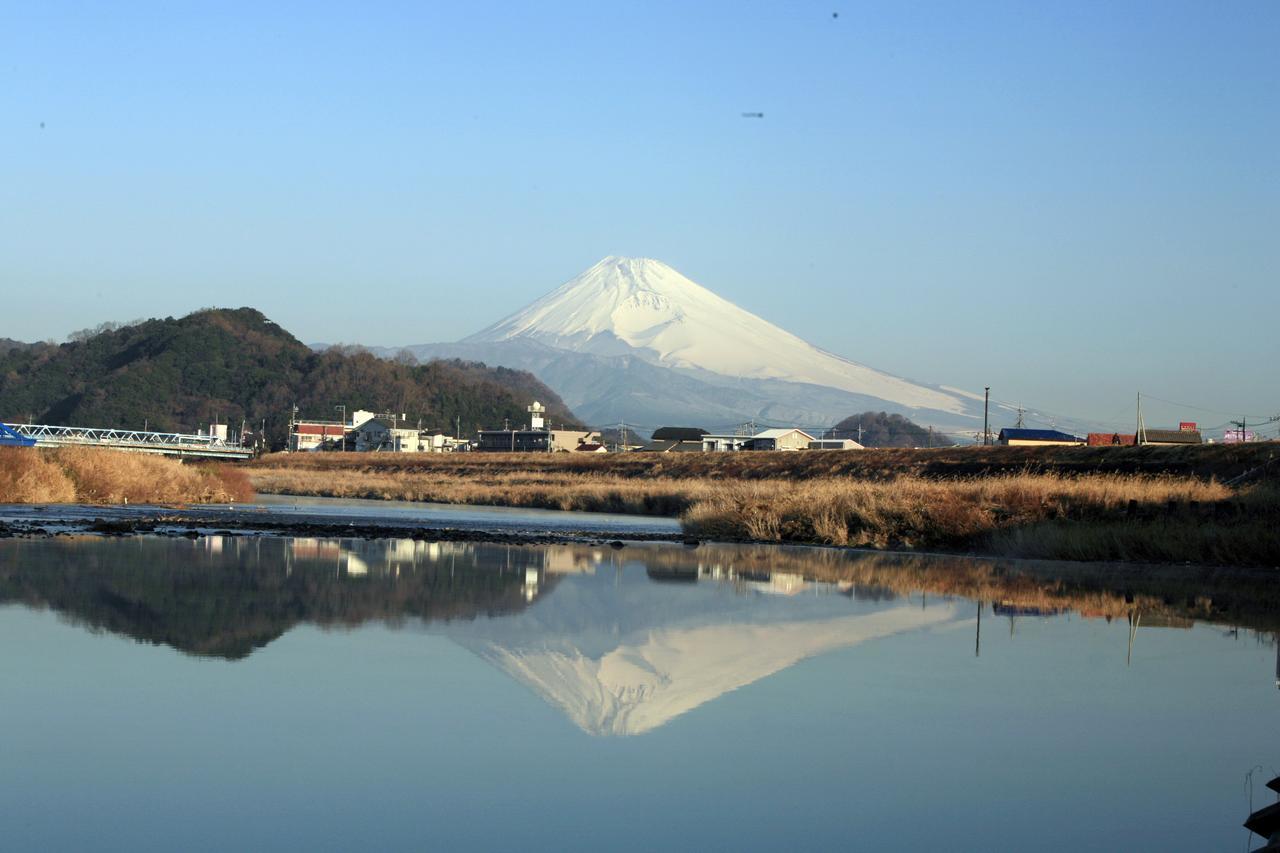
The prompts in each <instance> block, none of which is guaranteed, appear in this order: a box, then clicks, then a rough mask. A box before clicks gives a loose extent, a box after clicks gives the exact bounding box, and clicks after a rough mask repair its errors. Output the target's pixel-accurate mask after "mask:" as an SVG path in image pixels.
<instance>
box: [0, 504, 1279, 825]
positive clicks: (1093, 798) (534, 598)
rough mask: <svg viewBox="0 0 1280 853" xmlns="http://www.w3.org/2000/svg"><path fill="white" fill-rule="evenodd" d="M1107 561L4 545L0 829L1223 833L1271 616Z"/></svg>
mask: <svg viewBox="0 0 1280 853" xmlns="http://www.w3.org/2000/svg"><path fill="white" fill-rule="evenodd" d="M571 526H572V525H571ZM1114 576H1115V577H1116V578H1119V579H1120V580H1119V581H1118V582H1116V583H1112V582H1109V581H1108V580H1107V578H1108V577H1111V573H1110V570H1109V569H1108V568H1107V567H1092V568H1089V569H1087V570H1084V571H1083V572H1077V571H1076V570H1075V569H1071V568H1068V567H1065V566H1062V567H1060V570H1059V569H1055V567H1054V566H1053V565H1048V564H1046V565H1030V564H1028V565H1026V566H1020V565H1019V564H1014V563H1009V562H1004V563H997V562H994V561H984V560H971V559H964V558H955V557H921V556H912V557H904V556H894V555H882V554H859V553H855V552H845V551H832V550H823V549H803V548H770V547H758V546H753V547H748V546H728V545H705V544H704V545H701V546H698V547H696V548H695V547H689V546H685V545H680V544H675V543H648V544H628V545H627V546H626V547H624V548H621V549H616V548H610V547H607V546H598V545H591V544H561V545H550V546H546V545H544V546H509V545H489V544H483V543H461V542H430V541H414V540H409V539H397V540H355V539H318V538H297V537H293V538H291V537H283V536H222V535H204V536H200V537H198V538H195V539H188V538H181V537H163V536H133V537H117V538H112V537H95V536H83V535H77V536H63V537H57V538H45V539H40V538H37V539H23V538H19V539H8V540H2V541H0V649H2V650H3V651H2V652H0V714H2V715H3V722H4V725H3V726H0V821H2V822H3V826H4V827H5V829H4V837H5V843H4V845H3V846H4V847H5V848H6V849H26V850H89V849H93V850H174V849H182V850H230V849H264V850H265V849H272V850H277V849H294V850H329V849H332V850H350V849H448V850H469V849H475V850H493V849H509V848H519V849H526V850H598V849H611V850H658V849H668V850H685V849H687V850H694V849H697V850H705V849H726V850H727V849H733V850H779V849H812V850H830V849H866V850H917V849H946V850H1026V849H1036V850H1041V849H1048V850H1081V849H1116V850H1118V849H1125V850H1221V849H1239V848H1240V847H1241V846H1242V845H1243V844H1244V841H1245V831H1244V830H1243V829H1242V828H1241V826H1240V823H1241V821H1242V820H1243V819H1244V817H1245V816H1246V814H1247V812H1248V799H1247V792H1246V791H1245V789H1244V788H1243V787H1242V785H1243V782H1244V779H1245V774H1246V773H1247V772H1248V771H1249V770H1250V768H1252V767H1254V766H1255V765H1262V766H1263V767H1264V768H1265V770H1266V772H1265V773H1264V772H1261V771H1260V772H1259V774H1258V776H1257V782H1256V786H1255V787H1256V790H1255V791H1254V794H1253V797H1254V802H1255V805H1260V804H1262V803H1263V802H1266V801H1269V799H1270V798H1271V796H1272V795H1271V794H1270V792H1268V791H1266V790H1265V789H1263V788H1262V786H1261V782H1262V781H1265V779H1268V778H1270V777H1271V775H1274V774H1273V773H1272V772H1271V770H1272V768H1273V767H1275V766H1276V765H1278V764H1280V754H1278V753H1280V749H1278V748H1277V739H1276V736H1275V735H1276V723H1277V719H1278V716H1277V715H1278V713H1280V691H1278V690H1277V686H1278V684H1280V681H1278V678H1280V673H1278V671H1277V647H1276V643H1275V633H1274V631H1275V630H1276V608H1275V607H1274V602H1273V601H1272V600H1271V599H1270V598H1268V597H1267V595H1259V594H1257V593H1256V592H1250V591H1248V590H1245V591H1242V592H1240V594H1238V595H1236V596H1235V597H1233V596H1232V594H1231V593H1230V592H1229V591H1228V590H1227V588H1226V587H1223V586H1221V585H1219V586H1218V587H1215V588H1212V589H1200V588H1199V587H1197V590H1198V592H1197V593H1196V594H1189V593H1188V592H1187V590H1188V589H1189V588H1190V587H1188V586H1187V584H1188V583H1192V584H1196V583H1199V581H1196V580H1195V578H1189V577H1188V576H1182V575H1177V576H1174V577H1171V578H1164V579H1160V580H1155V581H1150V582H1145V583H1144V582H1139V581H1136V580H1135V578H1136V577H1138V574H1137V573H1135V572H1134V571H1133V570H1132V568H1131V567H1128V568H1126V567H1114ZM1064 578H1065V580H1064ZM1266 580H1267V579H1263V581H1262V582H1266ZM1206 593H1207V594H1206Z"/></svg>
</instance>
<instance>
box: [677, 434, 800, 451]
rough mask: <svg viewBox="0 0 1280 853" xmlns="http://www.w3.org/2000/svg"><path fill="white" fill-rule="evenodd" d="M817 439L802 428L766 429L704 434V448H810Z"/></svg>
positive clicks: (729, 449) (714, 449) (720, 449)
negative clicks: (747, 433)
mask: <svg viewBox="0 0 1280 853" xmlns="http://www.w3.org/2000/svg"><path fill="white" fill-rule="evenodd" d="M811 441H817V439H815V438H814V437H813V436H811V435H809V433H807V432H805V431H804V430H802V429H794V428H792V429H786V428H784V429H766V430H764V431H762V432H757V433H755V434H754V435H711V434H706V435H704V436H702V449H703V450H706V451H711V452H719V451H732V450H808V449H809V442H811Z"/></svg>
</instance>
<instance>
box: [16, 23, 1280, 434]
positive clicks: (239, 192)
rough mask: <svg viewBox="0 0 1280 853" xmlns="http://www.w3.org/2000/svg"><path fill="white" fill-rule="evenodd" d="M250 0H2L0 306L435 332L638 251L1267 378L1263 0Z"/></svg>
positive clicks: (1091, 366)
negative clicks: (789, 0) (280, 1)
mask: <svg viewBox="0 0 1280 853" xmlns="http://www.w3.org/2000/svg"><path fill="white" fill-rule="evenodd" d="M265 5H266V4H234V3H226V4H214V5H204V6H197V5H195V4H160V3H157V4H154V5H141V4H128V3H119V4H114V3H113V4H85V5H83V6H71V5H61V4H56V3H17V2H7V3H4V4H3V9H2V12H3V14H2V15H0V285H2V286H3V288H4V295H5V305H4V311H3V312H2V313H0V336H7V337H15V338H20V339H42V338H55V339H62V338H64V337H65V336H66V335H67V334H68V333H69V332H71V331H72V330H75V329H78V328H83V327H87V326H92V325H95V324H97V323H99V322H101V321H103V320H128V319H133V318H135V317H140V316H165V315H180V314H183V313H186V312H188V311H190V310H193V309H196V308H199V307H203V306H208V305H220V306H239V305H253V306H256V307H259V308H261V309H262V310H263V311H264V312H266V313H267V314H268V316H270V317H272V318H273V319H275V320H276V321H278V322H279V323H281V324H282V325H284V326H285V327H286V328H288V329H290V330H291V331H293V332H294V333H295V334H297V335H298V336H299V337H301V338H302V339H303V340H307V341H318V340H325V341H344V342H352V343H368V344H410V343H423V342H428V341H437V340H453V339H456V338H457V337H460V336H462V335H464V334H467V333H470V332H472V331H475V330H477V329H479V328H481V327H482V326H485V325H487V324H488V323H490V322H492V321H493V320H495V319H497V318H498V317H499V316H501V315H504V314H506V313H508V312H510V311H513V310H515V309H517V308H519V307H521V306H522V305H523V304H525V303H526V302H528V301H530V300H532V299H533V298H535V297H537V296H539V295H541V294H542V293H543V292H545V291H547V290H549V289H551V288H552V287H554V286H556V285H558V284H559V283H561V282H562V281H564V280H566V279H568V278H570V277H571V276H573V275H574V274H576V273H577V272H579V271H580V270H582V269H583V268H585V267H587V266H589V265H590V264H591V263H593V262H595V261H596V260H598V259H599V258H600V257H601V256H604V255H606V254H629V255H644V256H648V257H655V258H659V259H662V260H664V261H666V262H668V263H670V264H672V265H673V266H675V267H676V268H677V269H679V270H681V271H682V272H684V273H685V274H686V275H689V276H690V277H691V278H693V279H694V280H695V281H698V282H700V283H702V284H704V285H706V286H708V287H710V288H712V289H713V290H716V291H717V292H719V293H721V294H722V295H723V296H725V297H727V298H729V299H731V300H733V301H735V302H737V303H738V304H740V305H742V306H743V307H745V308H748V309H750V310H752V311H755V312H756V313H758V314H761V315H762V316H764V317H766V318H768V319H770V320H773V321H774V322H776V323H778V324H779V325H781V326H783V327H784V328H787V329H789V330H791V331H793V332H796V333H797V334H800V335H801V336H802V337H805V338H808V339H809V340H811V341H813V342H814V343H816V344H818V345H820V346H822V347H825V348H827V349H830V350H832V351H834V352H837V353H840V354H842V355H846V356H849V357H851V358H854V359H856V360H859V361H863V362H865V363H867V364H870V365H873V366H875V367H878V368H881V369H886V370H890V371H892V372H895V373H899V374H902V375H906V376H909V377H912V378H915V379H919V380H922V381H927V382H938V383H944V384H949V385H955V386H959V387H964V388H969V389H976V390H978V391H979V392H980V391H981V388H982V386H983V385H991V386H992V387H993V394H994V395H995V396H997V398H998V399H1004V400H1012V401H1018V400H1022V401H1025V402H1027V403H1029V404H1032V405H1036V406H1040V407H1043V408H1046V409H1051V410H1054V411H1058V412H1062V413H1065V414H1070V415H1075V416H1078V417H1084V418H1091V419H1108V418H1111V417H1112V416H1115V417H1116V418H1117V421H1118V425H1123V423H1126V422H1128V421H1129V420H1131V414H1132V413H1131V408H1132V405H1131V403H1132V398H1133V395H1134V392H1135V391H1137V390H1143V391H1145V392H1147V393H1149V394H1152V395H1154V396H1158V397H1163V398H1166V399H1170V400H1175V401H1180V402H1187V403H1193V404H1196V405H1199V406H1202V407H1204V408H1207V409H1214V410H1221V411H1223V412H1236V411H1243V412H1247V413H1251V414H1253V413H1260V414H1270V413H1273V412H1276V411H1280V382H1277V380H1276V374H1277V370H1278V368H1280V343H1278V342H1277V340H1278V339H1277V335H1276V334H1275V332H1274V328H1275V326H1276V325H1277V309H1280V48H1277V45H1280V3H1276V2H1274V0H1264V1H1263V2H1231V3H1225V4H1210V3H1203V2H1198V3H1178V2H1158V3H1156V2H1152V3H1127V4H1126V3H1113V2H1106V3H1062V4H1052V5H1053V6H1054V8H1041V6H1042V5H1049V4H1030V3H1022V2H1018V3H1009V4H981V3H941V4H937V5H928V4H899V3H885V4H880V5H866V4H850V3H847V2H832V3H822V4H781V3H743V2H733V3H722V4H711V3H706V4H687V3H670V4H659V3H636V4H625V5H624V4H600V3H584V4H571V3H560V4H554V6H549V5H548V4H537V5H530V6H521V7H515V6H509V5H508V4H491V5H488V6H479V7H477V6H471V5H468V4H448V5H440V6H435V7H427V5H426V4H419V3H406V4H403V5H397V4H390V3H387V4H353V3H343V4H331V5H324V4H316V3H307V4H298V5H296V6H294V7H292V8H284V7H283V6H281V7H278V8H275V9H267V10H264V6H265ZM690 7H693V8H690ZM833 12H835V13H838V17H833V16H832V13H833ZM748 111H760V112H763V113H764V114H765V115H764V118H763V119H747V118H742V117H741V113H743V112H748ZM42 123H43V126H42ZM1153 405H1154V404H1153ZM1153 416H1154V417H1155V418H1156V419H1158V420H1159V419H1164V420H1169V419H1172V418H1176V417H1180V416H1185V417H1190V418H1191V419H1197V420H1202V421H1204V422H1206V423H1209V422H1212V423H1214V424H1216V423H1220V422H1222V421H1223V420H1225V418H1226V415H1222V416H1217V415H1215V414H1211V413H1199V414H1198V416H1197V413H1196V412H1195V411H1192V410H1184V409H1181V408H1175V407H1168V409H1167V411H1161V410H1154V411H1153Z"/></svg>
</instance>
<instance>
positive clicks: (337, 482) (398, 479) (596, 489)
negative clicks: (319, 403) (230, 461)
mask: <svg viewBox="0 0 1280 853" xmlns="http://www.w3.org/2000/svg"><path fill="white" fill-rule="evenodd" d="M249 478H250V480H251V482H252V483H253V487H254V488H255V489H256V490H257V491H259V492H264V493H268V494H281V495H318V496H321V497H333V498H372V499H375V500H403V501H428V502H433V503H452V504H488V505H496V506H516V507H531V508H536V509H561V510H578V511H582V512H619V513H629V514H633V515H668V516H676V515H679V514H680V513H682V512H684V511H685V510H687V509H688V508H689V507H690V506H692V505H693V504H694V503H695V502H697V501H698V500H700V499H702V498H704V497H706V496H709V495H710V494H711V493H712V492H713V491H714V488H715V485H714V484H713V483H710V482H708V481H705V480H695V479H679V480H626V479H620V478H618V477H612V476H609V475H608V474H604V473H595V472H592V471H586V472H583V473H581V474H577V473H572V472H563V471H561V472H556V471H550V472H538V471H525V470H519V469H516V470H513V469H511V468H507V469H505V470H500V471H487V472H473V471H471V470H468V469H454V470H449V469H439V470H408V471H400V470H395V469H391V470H381V469H376V468H375V469H374V470H358V469H346V470H339V471H332V470H325V469H323V468H320V469H313V468H301V469H296V470H295V469H287V468H251V469H249Z"/></svg>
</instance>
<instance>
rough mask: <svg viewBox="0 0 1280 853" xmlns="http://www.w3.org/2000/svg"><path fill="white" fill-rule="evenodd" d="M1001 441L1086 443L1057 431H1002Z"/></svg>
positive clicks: (1069, 434)
mask: <svg viewBox="0 0 1280 853" xmlns="http://www.w3.org/2000/svg"><path fill="white" fill-rule="evenodd" d="M999 440H1000V441H1014V440H1017V441H1081V442H1082V441H1084V439H1083V438H1077V437H1076V436H1074V435H1072V434H1071V433H1069V432H1058V431H1057V430H1056V429H1009V428H1006V429H1002V430H1000V438H999Z"/></svg>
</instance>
